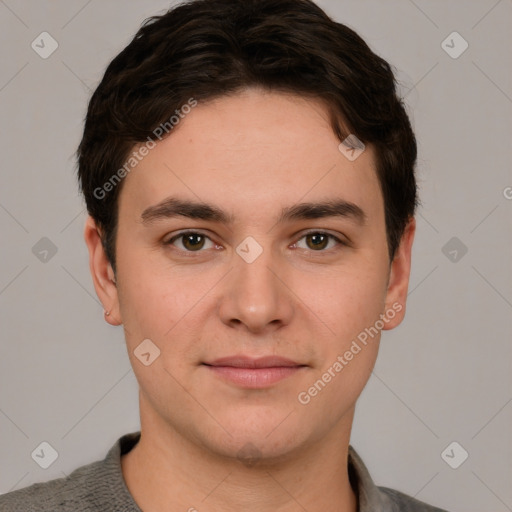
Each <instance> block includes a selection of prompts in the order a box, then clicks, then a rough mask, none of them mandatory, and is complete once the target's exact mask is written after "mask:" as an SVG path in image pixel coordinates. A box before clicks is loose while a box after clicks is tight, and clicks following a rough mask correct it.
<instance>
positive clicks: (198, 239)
mask: <svg viewBox="0 0 512 512" xmlns="http://www.w3.org/2000/svg"><path fill="white" fill-rule="evenodd" d="M177 241H179V242H178V244H176V243H175V242H177ZM207 242H209V243H210V245H209V246H208V244H207ZM165 244H166V245H174V246H175V247H177V248H178V249H180V250H184V251H186V252H200V251H201V249H203V248H205V246H206V249H211V248H213V247H214V246H215V244H214V243H213V242H212V240H211V239H210V238H209V237H208V236H206V235H204V234H203V233H199V232H197V231H185V232H183V233H180V234H178V235H175V236H173V237H172V238H170V239H169V240H168V241H167V242H165ZM180 245H181V247H180Z"/></svg>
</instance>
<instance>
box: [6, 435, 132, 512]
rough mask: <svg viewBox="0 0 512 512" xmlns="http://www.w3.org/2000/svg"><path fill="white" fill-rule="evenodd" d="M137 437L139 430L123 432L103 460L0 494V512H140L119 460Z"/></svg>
mask: <svg viewBox="0 0 512 512" xmlns="http://www.w3.org/2000/svg"><path fill="white" fill-rule="evenodd" d="M139 438H140V432H134V433H130V434H125V435H124V436H122V437H121V438H119V439H118V440H117V441H116V443H115V444H114V446H112V448H111V449H110V450H109V452H108V453H107V456H106V457H105V458H104V459H103V460H98V461H95V462H91V463H89V464H87V465H85V466H81V467H79V468H77V469H75V470H74V471H73V472H72V473H71V474H70V475H68V476H67V477H65V478H56V479H55V480H50V481H49V482H44V483H37V484H32V485H30V486H28V487H25V488H23V489H19V490H17V491H13V492H10V493H7V494H4V495H0V510H1V512H104V511H106V510H108V511H109V512H140V509H139V508H138V507H137V505H136V503H135V502H134V500H133V498H132V496H131V494H130V493H129V491H128V489H127V487H126V485H125V483H124V480H123V475H122V471H121V459H120V457H121V455H122V454H124V453H126V452H128V451H129V450H130V449H131V448H132V447H133V446H134V445H135V444H136V443H137V441H138V440H139Z"/></svg>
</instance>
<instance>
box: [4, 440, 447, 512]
mask: <svg viewBox="0 0 512 512" xmlns="http://www.w3.org/2000/svg"><path fill="white" fill-rule="evenodd" d="M139 438H140V432H133V433H131V434H126V435H124V436H123V437H121V438H120V439H118V440H117V442H116V443H115V444H114V446H113V447H112V448H111V449H110V450H109V452H108V454H107V456H106V457H105V459H103V460H100V461H97V462H92V463H91V464H87V465H86V466H82V467H80V468H78V469H76V470H75V471H73V472H72V473H71V474H70V475H69V476H67V477H66V478H58V479H55V480H50V481H49V482H45V483H40V484H33V485H31V486H29V487H25V488H24V489H19V490H17V491H13V492H10V493H7V494H4V495H2V496H0V511H1V512H141V509H140V508H139V507H138V506H137V504H136V503H135V501H134V499H133V497H132V495H131V494H130V491H129V490H128V488H127V487H126V484H125V482H124V479H123V474H122V471H121V455H122V454H125V453H127V452H129V451H130V450H131V449H132V448H133V447H134V446H135V444H137V442H138V440H139ZM348 463H349V477H350V481H351V484H352V486H353V488H354V490H356V494H357V496H358V499H359V512H446V511H445V510H441V509H439V508H435V507H431V506H430V505H427V504H425V503H422V502H420V501H418V500H416V499H414V498H411V497H409V496H406V495H405V494H403V493H401V492H398V491H395V490H392V489H388V488H386V487H376V486H375V484H374V483H373V481H372V479H371V477H370V474H369V473H368V470H367V469H366V467H365V465H364V464H363V461H362V460H361V458H360V457H359V455H358V454H357V453H356V451H355V450H354V448H353V447H352V446H350V447H349V459H348ZM148 512H149V511H148ZM169 512H173V511H169Z"/></svg>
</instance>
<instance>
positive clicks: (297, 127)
mask: <svg viewBox="0 0 512 512" xmlns="http://www.w3.org/2000/svg"><path fill="white" fill-rule="evenodd" d="M339 144H340V141H339V140H338V139H337V137H336V135H335V134H334V132H333V131H332V128H331V126H330V122H329V114H328V111H327V108H326V107H325V106H324V104H323V103H322V102H320V101H317V100H311V99H307V98H304V97H300V96H296V95H292V94H284V93H276V92H265V91H262V90H259V89H249V90H245V91H243V92H241V93H237V94H236V95H232V96H223V97H221V98H218V99H216V100H214V101H210V102H207V103H200V102H199V103H198V105H197V106H196V107H194V108H193V109H191V111H190V112H189V113H188V114H186V115H184V117H183V118H182V119H180V121H179V124H177V125H176V126H175V128H174V129H173V131H172V133H171V134H170V136H168V137H167V138H165V139H163V140H162V141H161V142H158V143H157V144H156V146H155V147H154V148H153V149H151V150H150V151H149V152H148V154H147V155H146V156H145V157H144V158H143V159H142V160H141V161H140V162H139V163H138V165H137V166H136V167H135V168H134V169H133V170H132V171H131V172H130V173H129V174H128V175H127V176H126V178H125V180H126V183H125V184H124V186H123V192H122V193H121V195H120V208H122V207H123V206H122V205H123V204H124V205H125V206H126V205H130V208H131V209H132V210H133V211H134V212H135V211H136V212H137V214H138V215H140V214H141V212H142V211H143V210H144V209H145V208H147V206H148V205H150V204H154V203H157V202H159V201H161V200H163V199H165V198H166V197H167V196H170V195H181V196H186V197H190V198H194V199H196V200H200V201H207V202H209V203H214V204H218V205H223V207H227V209H228V210H231V211H234V210H235V209H237V208H238V207H241V208H246V209H249V208H250V207H252V209H253V212H254V211H256V212H257V213H259V214H262V213H263V212H262V211H261V210H259V209H258V208H259V207H265V208H273V207H274V206H275V207H277V206H278V205H279V207H282V206H283V204H286V205H289V204H291V203H297V202H299V201H306V200H313V199H315V198H318V197H321V198H322V199H326V198H334V197H342V198H345V199H349V200H350V201H352V202H355V203H363V204H364V203H369V202H373V203H375V202H377V205H376V206H377V209H378V206H379V202H381V201H382V198H381V195H380V187H379V184H378V180H377V176H376V173H375V170H374V154H373V148H372V147H371V146H367V148H366V149H365V151H364V152H363V153H362V154H361V155H360V156H359V157H358V158H357V159H356V160H354V161H349V160H348V159H347V158H346V157H345V156H344V155H343V154H342V153H341V152H340V151H339V149H338V146H339ZM327 196H329V197H327ZM347 196H350V197H347ZM370 206H371V205H370V204H369V205H368V207H370ZM254 208H256V210H254ZM253 214H254V213H253Z"/></svg>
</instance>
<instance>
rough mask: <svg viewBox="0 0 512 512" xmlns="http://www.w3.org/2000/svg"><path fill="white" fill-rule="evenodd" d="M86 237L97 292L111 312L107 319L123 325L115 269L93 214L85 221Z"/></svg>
mask: <svg viewBox="0 0 512 512" xmlns="http://www.w3.org/2000/svg"><path fill="white" fill-rule="evenodd" d="M84 239H85V243H86V245H87V249H88V250H89V269H90V271H91V276H92V280H93V283H94V288H95V290H96V294H97V295H98V298H99V299H100V301H101V303H102V304H103V308H104V309H105V311H107V312H109V314H108V315H107V314H105V320H106V321H107V322H108V323H109V324H110V325H121V323H122V322H121V315H120V311H119V299H118V293H117V286H116V283H115V275H114V271H113V269H112V265H111V264H110V262H109V261H108V258H107V255H106V253H105V249H104V248H103V244H102V242H101V235H100V230H99V228H98V226H97V225H96V222H95V221H94V219H93V218H92V217H91V216H89V217H87V220H86V222H85V229H84Z"/></svg>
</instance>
